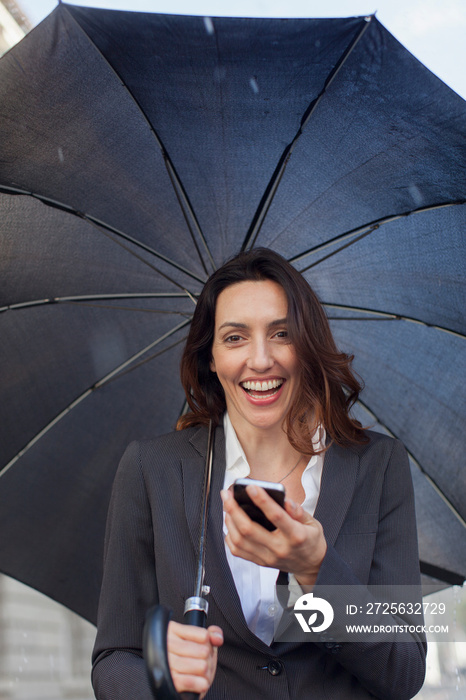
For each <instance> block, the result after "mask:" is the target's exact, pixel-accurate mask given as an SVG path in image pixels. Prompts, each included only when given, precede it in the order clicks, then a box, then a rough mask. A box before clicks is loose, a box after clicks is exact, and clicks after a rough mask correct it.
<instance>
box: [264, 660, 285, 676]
mask: <svg viewBox="0 0 466 700" xmlns="http://www.w3.org/2000/svg"><path fill="white" fill-rule="evenodd" d="M267 671H268V672H269V673H270V675H271V676H279V675H280V673H281V672H282V671H283V664H282V662H281V661H278V660H277V659H274V660H273V661H269V663H268V665H267Z"/></svg>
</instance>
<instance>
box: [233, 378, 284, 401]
mask: <svg viewBox="0 0 466 700" xmlns="http://www.w3.org/2000/svg"><path fill="white" fill-rule="evenodd" d="M284 381H285V380H284V379H270V380H268V381H247V382H240V386H241V388H242V389H244V391H245V392H246V393H247V394H248V395H249V396H250V397H251V398H253V399H265V398H267V397H269V396H274V395H275V394H277V393H278V391H279V389H280V387H281V386H282V384H283V382H284Z"/></svg>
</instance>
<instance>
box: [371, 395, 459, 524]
mask: <svg viewBox="0 0 466 700" xmlns="http://www.w3.org/2000/svg"><path fill="white" fill-rule="evenodd" d="M357 403H359V404H360V405H361V406H362V407H363V408H364V410H365V411H367V413H369V415H370V416H372V418H373V419H374V420H376V421H377V423H379V425H381V426H382V427H383V428H384V429H385V430H386V431H387V433H388V434H389V435H390V436H391V437H393V438H395V439H396V440H399V439H400V438H399V437H398V436H397V435H395V433H394V432H393V431H392V430H390V428H389V427H388V426H387V425H385V423H384V422H383V421H381V420H380V418H379V417H378V416H377V415H376V414H375V413H374V411H372V409H370V408H369V406H367V405H366V404H365V403H364V401H361V399H358V400H357ZM405 449H406V452H407V453H408V455H409V458H410V459H411V461H412V462H413V464H415V465H416V467H417V468H418V469H419V471H420V472H421V473H422V474H423V475H424V476H425V478H426V479H427V481H428V482H429V484H430V485H431V486H432V488H433V489H434V491H436V493H437V494H438V496H440V498H441V499H442V501H443V502H444V503H445V505H447V506H448V508H449V510H450V511H451V512H452V513H453V515H454V516H455V517H456V518H457V520H459V522H460V523H461V525H462V526H463V527H464V528H466V520H464V518H463V517H462V515H461V514H460V513H459V512H458V510H457V509H456V508H455V506H454V505H453V503H452V502H451V501H450V500H449V499H448V498H447V497H446V496H445V494H444V493H443V492H442V490H441V489H440V487H439V486H438V485H437V484H436V482H435V481H434V479H433V478H432V477H431V476H430V474H428V473H427V472H426V471H425V469H424V468H423V467H422V465H421V464H420V462H418V460H417V459H416V457H415V456H414V455H413V453H412V452H411V451H410V450H408V448H407V447H406V445H405Z"/></svg>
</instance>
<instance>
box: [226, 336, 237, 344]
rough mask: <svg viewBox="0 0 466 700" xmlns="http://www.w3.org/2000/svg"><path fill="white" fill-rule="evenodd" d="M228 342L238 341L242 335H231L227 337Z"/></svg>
mask: <svg viewBox="0 0 466 700" xmlns="http://www.w3.org/2000/svg"><path fill="white" fill-rule="evenodd" d="M225 340H226V342H227V343H237V342H239V341H240V340H241V336H240V335H229V336H228V337H227V338H225Z"/></svg>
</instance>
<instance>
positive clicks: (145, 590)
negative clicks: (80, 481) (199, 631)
mask: <svg viewBox="0 0 466 700" xmlns="http://www.w3.org/2000/svg"><path fill="white" fill-rule="evenodd" d="M104 552H105V553H104V575H103V581H102V589H101V594H100V601H99V612H98V622H97V637H96V642H95V646H94V651H93V656H92V661H93V669H92V684H93V687H94V692H95V696H96V698H97V699H98V700H128V698H138V700H153V695H152V692H151V690H150V686H149V681H148V677H147V672H146V668H145V662H144V660H143V658H142V638H141V637H142V635H141V630H142V629H143V626H144V621H145V615H146V611H147V610H148V609H149V608H151V607H152V606H153V605H156V604H157V602H158V595H157V585H156V576H155V557H154V545H153V535H152V518H151V511H150V506H149V500H148V496H147V491H146V487H145V482H144V476H143V472H142V465H141V459H140V451H139V446H138V444H137V443H132V444H131V445H130V446H129V447H128V449H127V450H126V452H125V454H124V455H123V457H122V460H121V463H120V466H119V468H118V471H117V474H116V477H115V482H114V486H113V490H112V496H111V500H110V507H109V513H108V519H107V530H106V536H105V550H104Z"/></svg>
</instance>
